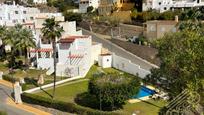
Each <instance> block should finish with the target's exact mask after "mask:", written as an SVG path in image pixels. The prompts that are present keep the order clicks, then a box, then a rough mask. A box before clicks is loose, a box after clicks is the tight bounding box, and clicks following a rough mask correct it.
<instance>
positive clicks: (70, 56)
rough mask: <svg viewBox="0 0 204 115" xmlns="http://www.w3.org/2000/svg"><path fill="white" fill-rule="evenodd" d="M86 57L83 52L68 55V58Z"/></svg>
mask: <svg viewBox="0 0 204 115" xmlns="http://www.w3.org/2000/svg"><path fill="white" fill-rule="evenodd" d="M83 57H84V55H82V54H78V55H77V54H75V55H69V56H68V58H83Z"/></svg>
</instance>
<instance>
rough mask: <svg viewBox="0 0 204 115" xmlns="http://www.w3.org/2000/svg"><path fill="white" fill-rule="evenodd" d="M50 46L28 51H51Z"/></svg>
mask: <svg viewBox="0 0 204 115" xmlns="http://www.w3.org/2000/svg"><path fill="white" fill-rule="evenodd" d="M51 51H52V48H40V49H32V50H30V52H51Z"/></svg>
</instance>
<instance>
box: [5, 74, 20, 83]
mask: <svg viewBox="0 0 204 115" xmlns="http://www.w3.org/2000/svg"><path fill="white" fill-rule="evenodd" d="M3 79H4V80H6V81H9V82H12V83H15V82H16V81H19V79H18V78H15V77H12V76H11V75H3Z"/></svg>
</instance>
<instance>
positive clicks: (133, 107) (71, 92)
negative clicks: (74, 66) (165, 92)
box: [36, 65, 165, 115]
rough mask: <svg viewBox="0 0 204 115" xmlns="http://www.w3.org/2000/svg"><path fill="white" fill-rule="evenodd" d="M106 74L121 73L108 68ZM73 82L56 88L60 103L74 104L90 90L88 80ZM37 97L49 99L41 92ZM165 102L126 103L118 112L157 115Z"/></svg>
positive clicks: (89, 75) (105, 70) (127, 114)
mask: <svg viewBox="0 0 204 115" xmlns="http://www.w3.org/2000/svg"><path fill="white" fill-rule="evenodd" d="M97 70H98V69H97V66H95V65H94V66H92V68H91V69H90V71H89V72H88V74H87V76H86V78H90V77H91V76H92V75H93V74H94V73H96V72H97ZM102 70H103V71H104V72H106V73H107V72H109V73H111V72H120V71H118V70H116V69H113V68H108V69H102ZM81 80H82V81H79V82H77V81H78V80H77V81H72V82H68V83H66V84H63V85H62V86H58V87H57V88H56V98H55V99H57V100H60V101H65V102H74V98H75V97H76V95H77V94H81V93H83V92H87V90H88V80H86V81H83V79H81ZM46 92H48V93H49V94H51V93H52V89H48V90H47V91H46ZM36 94H37V95H40V96H44V97H49V98H51V97H50V96H48V94H46V93H45V92H39V93H36ZM164 105H165V102H164V101H154V100H148V101H147V102H139V103H134V104H130V103H128V102H126V104H125V105H124V106H123V109H121V110H118V111H119V112H121V113H122V114H126V115H130V114H131V113H133V112H134V111H140V114H139V115H157V114H158V111H159V109H160V107H162V106H164Z"/></svg>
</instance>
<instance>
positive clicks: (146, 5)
mask: <svg viewBox="0 0 204 115" xmlns="http://www.w3.org/2000/svg"><path fill="white" fill-rule="evenodd" d="M201 6H204V2H203V1H202V0H145V1H144V2H143V5H142V11H147V10H149V9H155V10H159V11H160V12H165V11H167V10H170V9H172V10H173V9H175V8H191V7H201Z"/></svg>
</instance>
